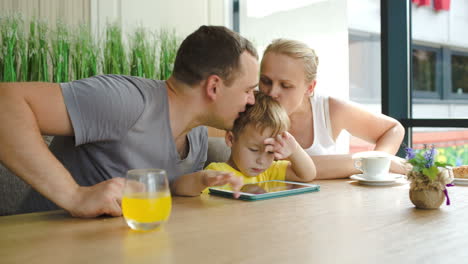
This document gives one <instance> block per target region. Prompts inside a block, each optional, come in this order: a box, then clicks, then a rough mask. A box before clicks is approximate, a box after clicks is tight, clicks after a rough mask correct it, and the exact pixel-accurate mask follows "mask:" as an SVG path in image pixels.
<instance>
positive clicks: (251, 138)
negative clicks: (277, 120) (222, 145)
mask: <svg viewBox="0 0 468 264" xmlns="http://www.w3.org/2000/svg"><path fill="white" fill-rule="evenodd" d="M271 135H272V129H270V128H266V129H265V130H264V131H263V133H260V130H259V129H256V128H255V126H254V125H247V126H246V127H245V128H244V130H243V131H242V132H241V133H240V135H238V136H237V137H236V138H234V137H233V135H232V133H231V132H228V133H227V134H226V143H227V144H228V146H229V147H231V157H230V158H229V161H228V164H229V165H231V166H232V167H233V168H235V169H237V170H238V171H240V172H242V174H244V175H245V176H249V177H254V176H257V175H258V174H260V173H262V172H263V171H265V170H266V169H268V168H269V167H270V166H271V163H272V162H273V160H274V155H273V152H265V147H266V146H267V145H265V144H264V143H263V141H264V140H265V139H266V138H269V137H271Z"/></svg>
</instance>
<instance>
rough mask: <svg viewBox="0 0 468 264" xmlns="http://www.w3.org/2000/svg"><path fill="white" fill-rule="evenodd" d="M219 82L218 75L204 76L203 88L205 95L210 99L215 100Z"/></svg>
mask: <svg viewBox="0 0 468 264" xmlns="http://www.w3.org/2000/svg"><path fill="white" fill-rule="evenodd" d="M220 84H221V78H220V77H219V76H218V75H214V74H213V75H210V76H208V78H206V81H205V82H204V85H203V86H204V87H203V88H204V90H205V91H206V95H207V96H208V98H210V99H211V100H216V95H218V92H219V85H220Z"/></svg>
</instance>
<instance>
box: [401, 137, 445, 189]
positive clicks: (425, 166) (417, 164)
mask: <svg viewBox="0 0 468 264" xmlns="http://www.w3.org/2000/svg"><path fill="white" fill-rule="evenodd" d="M405 152H406V160H407V161H408V163H410V164H411V165H413V170H412V171H414V172H417V173H418V174H420V175H423V176H426V177H427V178H428V179H429V180H431V181H433V180H435V179H436V178H437V174H439V169H438V168H447V167H450V166H451V165H450V164H448V163H444V162H438V161H435V156H436V155H437V151H436V149H435V147H434V145H432V146H431V148H428V147H427V145H424V149H422V150H421V151H419V152H416V151H414V150H413V149H412V148H410V147H405Z"/></svg>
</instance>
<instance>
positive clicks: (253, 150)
mask: <svg viewBox="0 0 468 264" xmlns="http://www.w3.org/2000/svg"><path fill="white" fill-rule="evenodd" d="M249 150H250V151H252V152H257V151H258V149H253V148H249Z"/></svg>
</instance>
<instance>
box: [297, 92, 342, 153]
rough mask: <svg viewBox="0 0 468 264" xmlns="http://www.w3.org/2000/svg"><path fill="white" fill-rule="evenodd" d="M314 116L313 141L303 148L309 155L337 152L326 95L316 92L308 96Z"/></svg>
mask: <svg viewBox="0 0 468 264" xmlns="http://www.w3.org/2000/svg"><path fill="white" fill-rule="evenodd" d="M310 104H311V106H312V113H313V117H314V143H313V144H312V146H310V147H309V148H307V149H304V150H305V151H306V152H307V154H309V155H331V154H337V148H336V142H335V140H333V133H332V127H331V123H330V111H329V108H328V95H322V94H319V93H317V92H315V93H314V95H312V96H311V97H310Z"/></svg>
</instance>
